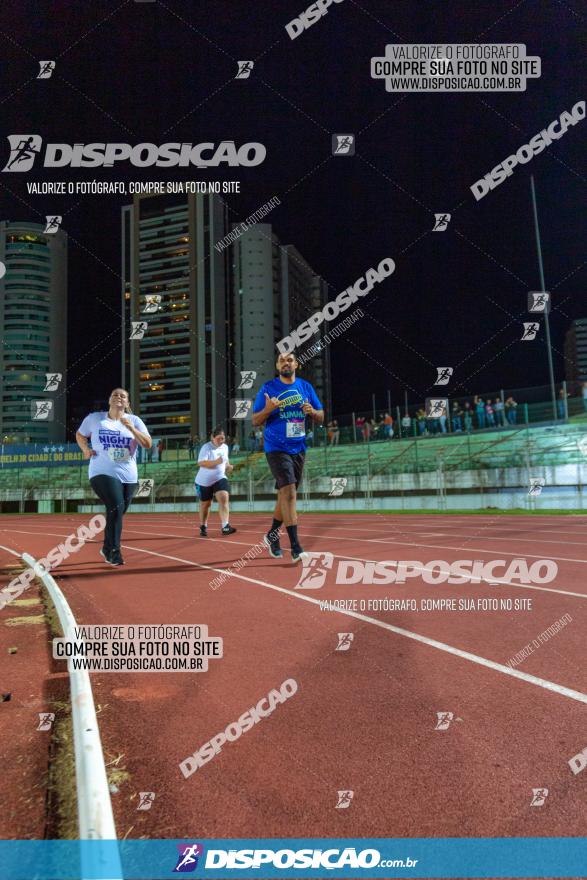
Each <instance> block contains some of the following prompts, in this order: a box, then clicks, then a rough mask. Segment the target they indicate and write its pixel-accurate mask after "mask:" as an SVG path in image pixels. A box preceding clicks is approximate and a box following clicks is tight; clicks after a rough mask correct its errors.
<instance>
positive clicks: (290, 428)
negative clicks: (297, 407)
mask: <svg viewBox="0 0 587 880" xmlns="http://www.w3.org/2000/svg"><path fill="white" fill-rule="evenodd" d="M285 433H286V437H305V436H306V431H305V425H304V422H288V423H287V427H286V429H285Z"/></svg>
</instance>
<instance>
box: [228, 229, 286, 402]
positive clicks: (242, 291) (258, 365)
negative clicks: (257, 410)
mask: <svg viewBox="0 0 587 880" xmlns="http://www.w3.org/2000/svg"><path fill="white" fill-rule="evenodd" d="M232 253H233V285H234V287H233V321H232V326H233V330H234V340H233V341H234V346H233V347H234V360H235V364H236V376H235V382H234V388H235V389H238V385H239V380H240V375H239V372H240V371H243V372H248V371H251V370H253V371H255V372H256V373H257V379H256V381H255V383H254V386H253V390H252V391H249V392H247V393H248V395H249V396H250V395H251V394H253V393H254V392H256V391H257V389H258V388H259V387H260V385H262V384H263V382H265V381H267V379H268V378H270V377H271V376H272V375H273V373H272V370H273V366H274V364H275V354H276V349H275V343H276V342H277V340H278V339H281V338H282V336H283V335H284V334H283V326H284V319H283V301H282V297H283V290H282V282H281V271H282V263H281V260H282V257H281V248H280V246H279V240H278V238H277V236H276V235H274V234H273V232H272V230H271V225H270V224H269V223H257V224H256V225H255V226H252V227H251V228H250V229H248V230H247V231H246V232H244V233H243V234H242V235H241V236H240V237H239V238H238V239H237V240H236V241H235V243H234V245H233V246H232ZM235 396H237V397H238V396H240V395H239V393H238V392H237V391H235Z"/></svg>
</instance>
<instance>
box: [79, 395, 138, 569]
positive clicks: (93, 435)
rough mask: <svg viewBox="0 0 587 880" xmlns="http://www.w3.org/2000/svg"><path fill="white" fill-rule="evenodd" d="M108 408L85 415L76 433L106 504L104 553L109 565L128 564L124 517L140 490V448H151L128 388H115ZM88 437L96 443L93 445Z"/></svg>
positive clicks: (97, 492)
mask: <svg viewBox="0 0 587 880" xmlns="http://www.w3.org/2000/svg"><path fill="white" fill-rule="evenodd" d="M108 406H109V408H108V411H107V412H93V413H90V414H89V415H87V416H86V417H85V419H84V420H83V422H82V423H81V425H80V426H79V429H78V431H77V433H76V435H75V439H76V440H77V445H78V446H79V448H80V449H81V451H82V452H83V454H84V458H88V459H89V460H90V466H89V477H90V484H91V486H92V489H93V490H94V492H95V493H96V495H97V496H98V498H100V500H101V501H103V502H104V504H105V506H106V528H105V529H104V546H103V547H102V549H101V550H100V554H101V555H102V556H103V557H104V559H105V560H106V562H107V563H108V564H109V565H124V560H123V558H122V556H121V553H120V537H121V534H122V517H123V516H124V514H125V513H126V511H127V510H128V508H129V505H130V502H131V501H132V498H133V495H134V494H135V492H136V491H137V488H138V485H139V482H138V480H139V478H138V473H137V462H136V456H137V449H138V448H139V446H142V447H143V449H150V448H151V437H150V434H149V432H148V430H147V428H146V427H145V424H144V422H142V421H141V419H139V417H138V416H135V415H133V414H132V412H131V408H130V400H129V398H128V391H125V390H124V388H115V389H114V391H113V392H112V394H111V395H110V398H109V400H108ZM88 440H89V441H90V442H91V444H92V446H91V448H90V446H89V444H88Z"/></svg>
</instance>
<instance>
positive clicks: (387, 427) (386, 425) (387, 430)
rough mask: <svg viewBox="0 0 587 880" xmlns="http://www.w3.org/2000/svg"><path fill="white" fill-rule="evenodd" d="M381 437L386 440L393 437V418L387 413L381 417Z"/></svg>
mask: <svg viewBox="0 0 587 880" xmlns="http://www.w3.org/2000/svg"><path fill="white" fill-rule="evenodd" d="M383 435H384V437H385V439H386V440H391V438H392V437H393V416H392V415H391V414H390V413H387V412H386V413H385V415H384V416H383Z"/></svg>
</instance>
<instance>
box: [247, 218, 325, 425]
mask: <svg viewBox="0 0 587 880" xmlns="http://www.w3.org/2000/svg"><path fill="white" fill-rule="evenodd" d="M327 298H328V286H327V285H326V283H325V282H324V281H323V279H321V278H320V277H319V276H318V275H316V273H315V272H314V271H313V269H311V267H310V266H309V265H308V263H307V262H306V260H305V259H304V258H303V257H302V255H301V254H300V253H299V251H298V250H297V249H296V248H295V247H294V246H293V245H281V244H280V243H279V239H278V238H277V236H276V235H275V234H274V233H273V231H272V227H271V224H269V223H258V224H256V225H255V226H252V227H251V228H250V229H248V230H247V231H246V232H244V233H243V234H242V235H241V236H239V238H238V239H237V240H236V241H235V242H234V245H233V323H232V326H233V330H234V360H235V363H236V376H235V383H234V387H235V389H237V388H238V384H239V382H238V380H239V379H240V374H239V371H243V372H245V371H251V370H254V371H255V372H256V373H257V378H256V380H255V384H254V386H253V389H252V390H248V391H247V392H246V395H247V396H249V397H250V396H253V395H254V393H255V392H256V391H257V389H258V388H259V387H260V385H262V384H263V382H265V381H267V379H268V378H270V377H271V376H273V374H274V373H273V370H274V364H275V359H276V356H277V347H276V345H277V342H278V341H279V340H280V339H282V338H283V337H284V336H287V335H288V334H289V332H290V330H293V329H295V328H296V327H297V326H298V325H299V324H301V323H302V322H303V321H306V320H307V319H308V317H309V316H310V315H311V314H313V312H315V311H317V310H318V309H320V308H322V307H323V305H324V304H325V302H326V301H327ZM300 375H301V376H302V377H303V378H306V379H307V380H308V381H309V382H311V383H312V384H313V385H314V387H315V388H316V391H317V393H318V396H319V397H320V398H321V399H322V400H323V402H324V405H325V407H327V408H329V407H330V404H331V394H330V360H329V352H328V351H325V352H322V353H321V354H319V355H317V356H316V357H314V358H312V359H311V360H310V361H308V363H307V364H304V366H303V368H302V369H301V370H300ZM235 396H237V397H238V396H241V393H240V392H238V391H235ZM243 396H244V394H243Z"/></svg>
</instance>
